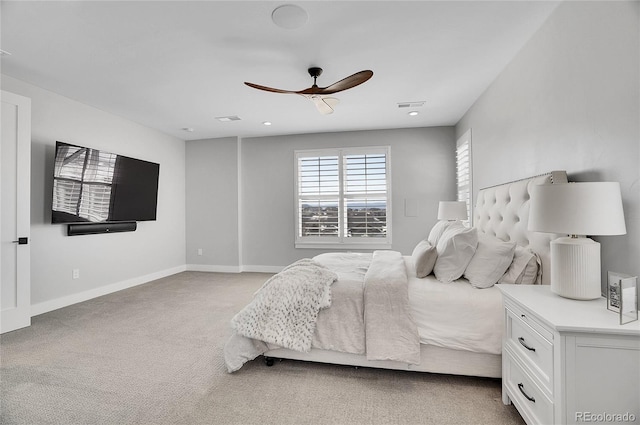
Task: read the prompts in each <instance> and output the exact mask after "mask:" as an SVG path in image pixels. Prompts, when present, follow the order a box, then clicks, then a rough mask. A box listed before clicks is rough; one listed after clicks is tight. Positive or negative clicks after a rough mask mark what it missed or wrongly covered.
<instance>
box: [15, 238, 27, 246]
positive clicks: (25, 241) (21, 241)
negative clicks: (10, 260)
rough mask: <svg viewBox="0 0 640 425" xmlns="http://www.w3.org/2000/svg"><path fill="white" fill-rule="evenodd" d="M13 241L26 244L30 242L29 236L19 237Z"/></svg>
mask: <svg viewBox="0 0 640 425" xmlns="http://www.w3.org/2000/svg"><path fill="white" fill-rule="evenodd" d="M13 243H17V244H18V245H26V244H28V243H29V238H18V240H17V241H13Z"/></svg>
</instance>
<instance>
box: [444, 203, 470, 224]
mask: <svg viewBox="0 0 640 425" xmlns="http://www.w3.org/2000/svg"><path fill="white" fill-rule="evenodd" d="M467 218H468V215H467V203H466V202H464V201H440V204H439V205H438V220H466V219H467Z"/></svg>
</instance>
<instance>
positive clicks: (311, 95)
mask: <svg viewBox="0 0 640 425" xmlns="http://www.w3.org/2000/svg"><path fill="white" fill-rule="evenodd" d="M307 71H308V72H309V75H311V77H312V78H313V86H311V87H309V88H308V89H304V90H299V91H293V90H282V89H274V88H272V87H265V86H261V85H258V84H253V83H247V82H246V81H245V84H246V85H248V86H249V87H253V88H254V89H258V90H264V91H269V92H273V93H286V94H299V95H301V96H304V97H306V98H307V99H309V100H311V101H312V102H313V103H314V104H315V105H316V108H318V111H320V113H321V114H324V115H326V114H331V113H332V112H333V108H334V107H335V106H336V105H337V104H338V102H339V100H338V99H336V98H335V97H329V96H328V95H330V94H333V93H337V92H340V91H343V90H347V89H350V88H353V87H355V86H358V85H360V84H362V83H364V82H365V81H367V80H368V79H369V78H371V77H372V76H373V71H369V70H366V71H360V72H356V73H355V74H353V75H350V76H348V77H347V78H343V79H342V80H340V81H338V82H336V83H333V84H331V85H330V86H327V87H318V85H317V84H316V80H317V78H318V77H319V76H320V74H322V68H318V67H311V68H309V69H308V70H307Z"/></svg>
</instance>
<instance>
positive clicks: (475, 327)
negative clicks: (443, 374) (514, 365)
mask: <svg viewBox="0 0 640 425" xmlns="http://www.w3.org/2000/svg"><path fill="white" fill-rule="evenodd" d="M371 256H372V254H364V253H335V254H334V253H330V254H321V255H319V256H317V257H314V259H315V260H316V261H318V262H319V263H321V264H323V265H325V266H326V267H328V268H330V269H331V270H333V271H335V272H336V273H337V274H338V282H336V283H335V284H334V285H333V291H334V306H332V307H331V308H332V309H333V308H336V307H335V306H336V301H337V299H338V292H337V291H338V289H340V290H342V291H344V290H345V288H347V289H348V288H351V287H353V286H359V285H360V284H359V283H358V282H361V281H362V279H363V277H364V274H365V272H366V270H367V267H368V265H369V263H370V261H371ZM404 261H405V265H406V270H407V277H408V281H409V290H408V295H409V305H410V306H411V314H412V317H413V320H414V322H415V324H416V325H417V328H418V335H419V337H420V343H422V344H431V345H435V346H438V347H444V348H452V349H456V350H466V351H473V352H477V353H490V354H500V353H501V352H502V329H503V327H502V326H503V320H504V319H503V315H502V295H501V293H500V291H499V289H498V288H497V287H495V286H494V287H491V288H487V289H476V288H474V287H472V286H471V284H470V283H469V282H467V281H466V280H465V279H458V280H456V281H453V282H451V283H442V282H440V281H438V280H437V279H436V278H435V277H434V276H433V275H430V276H427V277H426V278H423V279H419V278H417V277H416V273H415V267H414V266H413V263H412V259H411V257H408V256H406V257H404ZM345 303H347V302H346V301H345ZM361 308H362V306H351V305H349V304H347V305H346V306H344V310H345V311H347V312H349V311H350V312H351V313H352V314H353V315H354V316H356V317H357V316H358V315H361V314H362V313H361V311H360V309H361ZM325 313H328V310H327V311H321V312H320V315H319V316H318V318H319V320H320V319H325V317H324V314H325ZM341 323H343V326H353V325H347V324H346V323H353V322H352V321H351V320H348V321H342V322H341ZM358 326H360V325H358ZM346 343H347V342H346V341H345V342H344V343H343V344H336V343H331V342H329V338H328V336H325V337H324V338H323V339H321V340H318V336H317V335H316V337H314V342H313V346H314V347H316V348H323V349H328V350H335V351H343V352H350V353H358V350H355V349H344V346H345V344H346ZM354 345H358V346H359V345H360V342H359V343H358V344H354ZM360 353H363V351H360Z"/></svg>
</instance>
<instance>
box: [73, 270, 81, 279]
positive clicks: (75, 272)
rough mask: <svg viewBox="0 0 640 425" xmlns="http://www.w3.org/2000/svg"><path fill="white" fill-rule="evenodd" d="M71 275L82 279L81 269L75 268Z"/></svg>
mask: <svg viewBox="0 0 640 425" xmlns="http://www.w3.org/2000/svg"><path fill="white" fill-rule="evenodd" d="M71 276H72V277H73V278H74V279H80V269H73V271H72V272H71Z"/></svg>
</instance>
